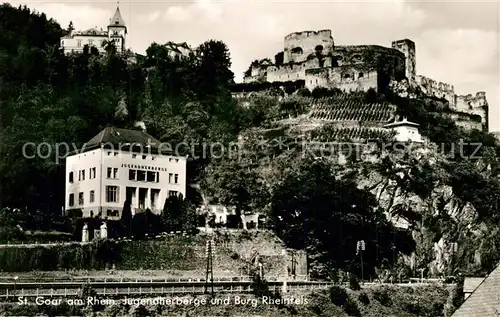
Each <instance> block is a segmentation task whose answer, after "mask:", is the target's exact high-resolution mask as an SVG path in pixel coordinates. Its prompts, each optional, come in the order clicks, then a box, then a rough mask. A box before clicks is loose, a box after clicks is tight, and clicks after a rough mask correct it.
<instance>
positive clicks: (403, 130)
mask: <svg viewBox="0 0 500 317" xmlns="http://www.w3.org/2000/svg"><path fill="white" fill-rule="evenodd" d="M418 127H419V124H418V123H414V122H410V121H408V120H406V118H403V120H402V121H397V122H393V123H389V124H386V125H384V128H386V129H390V130H393V131H395V132H396V136H395V138H396V140H397V141H398V142H408V141H411V142H419V143H421V142H423V139H422V135H420V132H419V131H418Z"/></svg>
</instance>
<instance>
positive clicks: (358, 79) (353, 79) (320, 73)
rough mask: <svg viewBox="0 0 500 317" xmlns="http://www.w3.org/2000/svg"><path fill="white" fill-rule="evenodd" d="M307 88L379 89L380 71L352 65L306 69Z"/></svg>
mask: <svg viewBox="0 0 500 317" xmlns="http://www.w3.org/2000/svg"><path fill="white" fill-rule="evenodd" d="M305 80H306V88H307V89H309V90H313V89H314V88H316V87H326V88H339V89H341V90H344V91H367V90H368V89H370V88H373V89H375V90H376V89H377V84H378V72H377V71H368V72H366V71H365V70H364V69H359V68H357V67H355V66H351V67H330V68H321V69H319V68H318V69H309V70H308V71H306V78H305Z"/></svg>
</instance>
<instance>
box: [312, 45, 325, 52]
mask: <svg viewBox="0 0 500 317" xmlns="http://www.w3.org/2000/svg"><path fill="white" fill-rule="evenodd" d="M314 49H315V50H316V51H317V52H321V51H322V50H323V45H316V47H315V48H314Z"/></svg>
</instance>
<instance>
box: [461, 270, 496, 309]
mask: <svg viewBox="0 0 500 317" xmlns="http://www.w3.org/2000/svg"><path fill="white" fill-rule="evenodd" d="M498 298H500V265H499V266H497V267H496V269H494V270H493V272H491V273H490V275H488V276H487V277H486V278H485V279H484V280H483V282H482V283H481V284H479V286H478V287H477V288H476V289H475V290H474V291H473V292H472V294H471V295H470V296H469V297H468V298H467V299H466V300H465V302H464V303H463V304H462V306H460V307H459V308H458V309H457V310H456V311H455V313H453V315H451V316H452V317H471V316H481V317H496V316H498V311H500V307H499V306H500V304H499V302H498Z"/></svg>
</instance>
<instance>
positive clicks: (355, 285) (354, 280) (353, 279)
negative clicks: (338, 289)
mask: <svg viewBox="0 0 500 317" xmlns="http://www.w3.org/2000/svg"><path fill="white" fill-rule="evenodd" d="M349 288H350V289H352V290H353V291H359V290H360V289H361V286H359V281H358V277H357V276H356V275H354V274H349Z"/></svg>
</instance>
